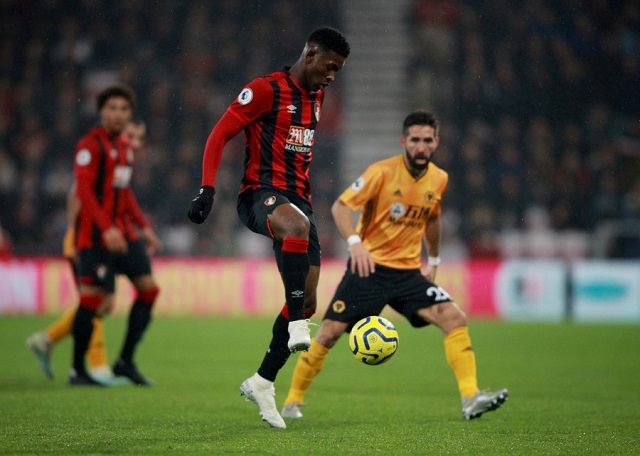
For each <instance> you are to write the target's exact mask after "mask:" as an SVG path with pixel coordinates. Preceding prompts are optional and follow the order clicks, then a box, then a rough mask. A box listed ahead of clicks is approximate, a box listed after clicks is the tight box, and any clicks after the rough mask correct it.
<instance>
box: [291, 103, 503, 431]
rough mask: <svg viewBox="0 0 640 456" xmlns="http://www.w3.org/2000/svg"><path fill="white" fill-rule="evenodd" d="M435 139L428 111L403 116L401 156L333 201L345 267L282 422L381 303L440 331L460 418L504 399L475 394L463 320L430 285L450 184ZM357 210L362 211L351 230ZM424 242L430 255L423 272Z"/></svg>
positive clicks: (301, 363)
mask: <svg viewBox="0 0 640 456" xmlns="http://www.w3.org/2000/svg"><path fill="white" fill-rule="evenodd" d="M438 141H439V137H438V124H437V121H436V119H435V117H434V116H433V115H432V114H431V113H427V112H423V111H417V112H413V113H411V114H409V115H408V116H407V117H406V118H405V120H404V123H403V136H402V137H401V138H400V144H401V145H402V148H403V149H404V154H403V155H397V156H395V157H392V158H389V159H386V160H382V161H379V162H376V163H374V164H373V165H371V166H370V167H369V168H368V169H367V170H366V171H365V172H364V174H362V175H361V176H360V177H359V178H358V179H357V180H356V181H355V182H354V183H353V184H352V185H351V187H349V188H347V189H346V190H345V191H344V192H343V193H342V195H340V197H339V198H338V199H337V200H336V201H335V203H334V204H333V206H332V208H331V211H332V214H333V217H334V220H335V223H336V225H337V227H338V230H339V231H340V234H341V235H342V236H343V237H344V238H345V239H346V240H347V244H348V245H349V247H348V251H349V261H348V263H347V270H346V271H345V274H344V276H343V278H342V281H341V282H340V284H339V285H338V288H337V290H336V292H335V295H334V297H333V299H332V301H331V305H330V306H329V308H328V309H327V312H326V314H325V316H324V319H323V321H322V325H321V326H320V329H319V330H318V333H317V334H316V336H315V337H314V339H313V341H312V342H311V348H310V349H309V351H308V352H307V353H303V354H301V355H300V358H299V359H298V363H297V364H296V368H295V370H294V372H293V379H292V383H291V388H290V390H289V394H288V396H287V398H286V399H285V405H284V408H283V410H282V416H284V417H285V418H302V413H301V411H300V408H301V406H302V404H303V399H304V395H305V393H306V391H307V389H308V388H309V386H310V385H311V382H312V381H313V379H314V378H315V376H316V375H318V373H319V372H320V370H321V369H322V365H323V363H324V360H325V357H326V355H327V353H328V352H329V350H330V349H331V348H332V347H333V346H334V345H335V344H336V342H337V341H338V339H339V338H340V336H341V335H342V334H343V333H344V332H346V331H349V330H350V329H351V328H352V327H353V325H354V324H355V323H356V322H357V321H359V320H360V319H362V318H364V317H367V316H369V315H379V314H380V312H381V311H382V309H383V308H384V307H385V305H387V304H389V305H390V306H391V307H392V308H393V309H394V310H396V311H397V312H398V313H400V314H402V315H404V316H405V317H406V318H407V319H408V320H409V322H410V323H411V325H412V326H414V327H423V326H427V325H429V324H434V325H436V326H437V327H439V328H440V329H441V330H442V332H443V333H444V349H445V354H446V358H447V362H448V363H449V365H450V366H451V369H453V372H454V374H455V377H456V379H457V382H458V389H459V391H460V396H461V399H462V415H463V417H464V418H465V419H472V418H478V417H480V416H481V415H482V414H483V413H485V412H488V411H491V410H494V409H496V408H498V407H500V406H501V405H502V404H503V403H504V402H505V401H506V400H507V397H508V392H507V390H506V389H503V390H500V391H498V392H491V391H480V390H479V389H478V385H477V380H476V361H475V355H474V353H473V350H472V349H471V340H470V338H469V332H468V329H467V317H466V315H465V313H464V312H462V310H461V309H460V308H459V307H458V306H457V305H456V304H455V303H454V302H453V300H452V298H451V296H449V294H448V293H447V292H446V291H445V290H443V289H442V288H441V287H439V286H438V285H436V283H435V277H436V271H437V269H438V265H439V264H440V256H439V252H440V231H441V221H440V212H441V203H442V196H443V194H444V192H445V190H446V188H447V184H448V179H449V176H448V174H447V173H446V172H445V171H443V170H442V169H440V168H438V167H437V166H436V165H435V164H433V163H431V158H432V156H433V153H434V152H435V150H436V148H437V147H438ZM356 211H362V213H361V215H360V218H359V221H358V225H357V228H356V227H355V226H354V222H353V215H354V212H356ZM423 241H424V244H425V247H426V249H427V252H428V255H429V257H428V262H427V267H426V269H425V272H424V275H423V274H422V272H421V267H422V261H421V255H422V243H423Z"/></svg>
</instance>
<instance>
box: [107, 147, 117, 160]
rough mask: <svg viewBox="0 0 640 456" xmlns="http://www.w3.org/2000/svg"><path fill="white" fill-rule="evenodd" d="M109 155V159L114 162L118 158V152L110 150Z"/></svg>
mask: <svg viewBox="0 0 640 456" xmlns="http://www.w3.org/2000/svg"><path fill="white" fill-rule="evenodd" d="M109 153H110V154H111V158H113V159H114V160H115V159H116V158H118V151H117V150H116V149H111V152H109Z"/></svg>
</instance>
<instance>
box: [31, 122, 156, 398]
mask: <svg viewBox="0 0 640 456" xmlns="http://www.w3.org/2000/svg"><path fill="white" fill-rule="evenodd" d="M124 134H125V135H126V138H123V139H124V140H125V141H129V143H130V144H131V148H132V149H133V153H134V155H138V152H139V151H140V150H141V149H142V147H143V145H144V138H145V134H146V126H145V123H144V122H143V121H142V120H137V119H132V120H130V121H129V122H128V123H127V126H126V127H125V131H124ZM80 207H81V203H80V198H79V197H78V195H77V194H76V182H75V180H74V182H73V185H72V186H71V188H70V189H69V194H68V195H67V231H66V233H65V235H64V240H63V242H62V254H63V256H64V257H65V258H66V259H67V260H69V263H70V265H71V269H72V272H73V276H74V279H75V281H76V285H79V282H78V254H77V251H76V225H77V224H78V215H79V214H80ZM114 304H115V294H110V295H106V296H105V298H104V301H103V303H102V304H101V306H100V307H101V309H102V315H96V317H95V318H94V319H93V334H92V336H91V341H90V343H89V349H88V351H87V361H88V363H89V373H90V375H91V377H93V378H94V379H96V380H97V381H99V382H100V383H103V384H105V385H117V384H120V383H121V382H120V379H119V377H115V376H114V375H113V372H112V371H111V367H110V366H109V364H108V357H107V350H106V346H105V342H104V327H103V324H102V318H101V317H102V316H104V315H107V314H109V313H111V311H112V310H113V306H114ZM76 311H77V308H75V307H72V308H69V309H67V310H66V311H65V312H64V313H63V314H62V315H61V316H60V318H58V319H57V320H56V321H55V322H53V323H52V324H51V325H50V326H49V327H47V328H46V329H45V330H44V331H40V332H37V333H35V334H33V335H31V336H30V337H29V338H28V339H27V345H28V346H29V348H31V350H32V351H33V353H34V355H35V356H36V358H37V360H38V364H39V365H40V368H41V369H42V371H43V372H44V374H45V375H46V376H47V377H48V378H53V369H52V367H51V351H52V350H53V346H54V345H55V344H56V343H58V342H59V341H61V340H62V339H64V338H65V337H67V336H69V335H71V333H72V327H73V320H74V318H75V315H76Z"/></svg>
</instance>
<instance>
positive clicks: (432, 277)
mask: <svg viewBox="0 0 640 456" xmlns="http://www.w3.org/2000/svg"><path fill="white" fill-rule="evenodd" d="M437 271H438V266H432V265H428V266H427V269H426V270H425V272H424V276H425V277H426V279H427V280H428V281H429V282H435V281H436V272H437Z"/></svg>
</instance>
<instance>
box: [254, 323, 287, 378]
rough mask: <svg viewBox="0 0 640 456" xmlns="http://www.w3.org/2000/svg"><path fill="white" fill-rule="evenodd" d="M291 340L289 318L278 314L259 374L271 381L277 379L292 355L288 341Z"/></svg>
mask: <svg viewBox="0 0 640 456" xmlns="http://www.w3.org/2000/svg"><path fill="white" fill-rule="evenodd" d="M288 342H289V320H287V319H286V318H284V317H283V316H282V315H280V314H279V315H278V317H277V318H276V321H275V322H274V323H273V336H272V338H271V343H270V344H269V348H268V349H267V353H266V354H265V355H264V358H263V359H262V364H261V365H260V369H258V374H259V375H260V376H261V377H263V378H266V379H267V380H269V381H272V382H273V381H275V379H276V376H277V375H278V372H279V371H280V369H282V367H283V366H284V365H285V363H286V362H287V360H288V359H289V355H291V351H290V350H289V347H288V345H287V343H288Z"/></svg>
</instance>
